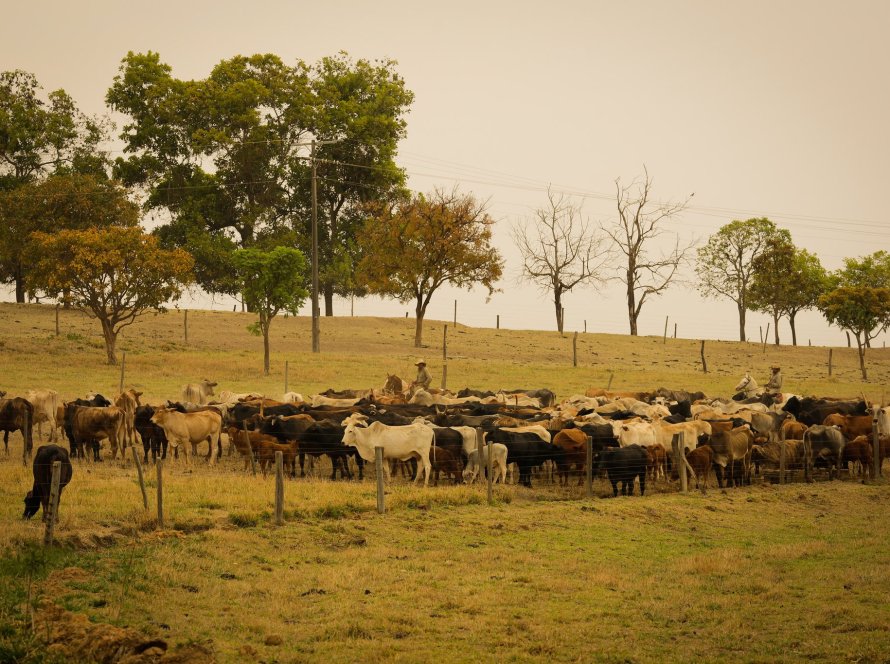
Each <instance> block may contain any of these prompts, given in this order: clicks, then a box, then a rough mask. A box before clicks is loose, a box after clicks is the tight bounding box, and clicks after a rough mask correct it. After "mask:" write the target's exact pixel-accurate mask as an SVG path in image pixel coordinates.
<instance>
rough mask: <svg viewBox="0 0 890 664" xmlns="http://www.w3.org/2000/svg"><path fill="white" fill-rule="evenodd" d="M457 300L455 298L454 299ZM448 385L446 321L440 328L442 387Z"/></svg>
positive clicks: (444, 387) (445, 387)
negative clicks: (443, 326)
mask: <svg viewBox="0 0 890 664" xmlns="http://www.w3.org/2000/svg"><path fill="white" fill-rule="evenodd" d="M455 302H457V300H455ZM447 386H448V323H445V328H444V329H443V330H442V389H443V390H444V389H447Z"/></svg>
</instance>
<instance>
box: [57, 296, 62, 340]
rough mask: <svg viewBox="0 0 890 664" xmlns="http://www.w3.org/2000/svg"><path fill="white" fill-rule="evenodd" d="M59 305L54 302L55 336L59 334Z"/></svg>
mask: <svg viewBox="0 0 890 664" xmlns="http://www.w3.org/2000/svg"><path fill="white" fill-rule="evenodd" d="M60 306H61V305H60V304H59V303H58V302H56V336H59V307H60Z"/></svg>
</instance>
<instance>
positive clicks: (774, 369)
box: [770, 367, 782, 371]
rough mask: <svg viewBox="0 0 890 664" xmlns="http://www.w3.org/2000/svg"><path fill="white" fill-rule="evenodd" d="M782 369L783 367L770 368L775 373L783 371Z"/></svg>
mask: <svg viewBox="0 0 890 664" xmlns="http://www.w3.org/2000/svg"><path fill="white" fill-rule="evenodd" d="M781 368H782V367H770V369H772V370H773V371H778V370H779V369H781Z"/></svg>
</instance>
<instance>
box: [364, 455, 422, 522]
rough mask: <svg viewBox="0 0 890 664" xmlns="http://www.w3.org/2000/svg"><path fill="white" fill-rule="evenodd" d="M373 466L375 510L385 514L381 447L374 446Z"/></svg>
mask: <svg viewBox="0 0 890 664" xmlns="http://www.w3.org/2000/svg"><path fill="white" fill-rule="evenodd" d="M374 467H375V468H374V469H375V470H376V471H377V512H378V513H380V514H386V505H385V504H384V502H383V448H382V447H379V446H378V447H375V448H374ZM418 472H420V469H418Z"/></svg>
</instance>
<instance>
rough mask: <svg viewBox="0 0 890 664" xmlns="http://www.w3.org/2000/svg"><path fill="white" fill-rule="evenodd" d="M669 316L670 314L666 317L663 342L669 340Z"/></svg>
mask: <svg viewBox="0 0 890 664" xmlns="http://www.w3.org/2000/svg"><path fill="white" fill-rule="evenodd" d="M668 318H670V317H669V316H665V317H664V337H663V338H662V339H661V343H662V344H666V343H667V340H668Z"/></svg>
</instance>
